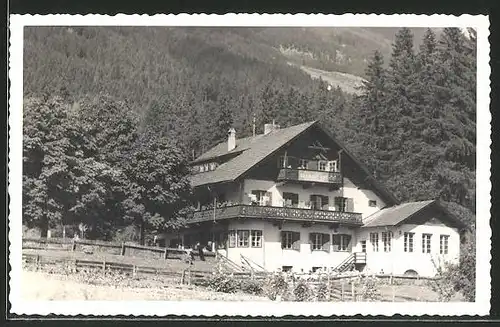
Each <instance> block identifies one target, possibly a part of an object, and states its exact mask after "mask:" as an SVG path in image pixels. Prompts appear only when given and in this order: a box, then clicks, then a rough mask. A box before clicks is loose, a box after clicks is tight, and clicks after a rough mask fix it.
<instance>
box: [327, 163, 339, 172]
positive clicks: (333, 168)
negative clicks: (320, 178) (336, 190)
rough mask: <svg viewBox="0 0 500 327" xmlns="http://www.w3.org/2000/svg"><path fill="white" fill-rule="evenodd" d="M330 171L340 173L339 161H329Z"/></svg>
mask: <svg viewBox="0 0 500 327" xmlns="http://www.w3.org/2000/svg"><path fill="white" fill-rule="evenodd" d="M328 170H329V171H334V172H337V171H339V167H338V163H337V160H333V161H328Z"/></svg>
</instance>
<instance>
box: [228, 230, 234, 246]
mask: <svg viewBox="0 0 500 327" xmlns="http://www.w3.org/2000/svg"><path fill="white" fill-rule="evenodd" d="M229 247H230V248H234V247H236V231H235V230H234V229H232V230H230V231H229Z"/></svg>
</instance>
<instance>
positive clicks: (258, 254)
mask: <svg viewBox="0 0 500 327" xmlns="http://www.w3.org/2000/svg"><path fill="white" fill-rule="evenodd" d="M229 229H230V230H231V229H234V230H238V229H245V230H252V229H257V230H262V234H263V246H262V248H251V247H248V248H238V247H234V248H228V258H229V259H231V260H232V261H234V262H235V263H237V264H240V262H241V257H240V255H244V256H245V257H247V258H249V259H251V260H252V261H254V262H255V263H257V264H259V265H261V266H263V267H265V268H266V270H268V271H276V270H277V269H278V268H281V267H282V266H292V267H293V271H296V272H302V271H304V272H308V271H309V270H311V269H312V267H325V268H335V267H336V266H337V265H338V264H340V263H341V262H342V261H343V260H344V259H345V258H347V257H348V256H349V255H350V254H351V252H350V251H344V252H333V251H332V245H330V252H326V251H311V248H310V245H309V233H315V232H316V233H324V234H330V242H331V241H332V234H334V231H333V230H332V229H330V228H328V226H326V225H321V224H316V225H313V226H311V227H302V224H300V223H295V222H285V224H284V225H283V228H282V230H280V229H279V228H278V226H273V224H272V222H270V221H265V220H257V219H252V220H251V219H246V220H233V221H231V222H230V224H229ZM281 231H291V232H299V233H300V241H301V245H300V251H297V250H287V249H282V248H281ZM336 233H338V234H350V235H351V236H352V239H351V245H352V246H354V244H356V238H355V235H353V234H354V233H355V231H354V230H350V229H348V228H346V227H342V226H341V227H339V228H338V229H337V231H336Z"/></svg>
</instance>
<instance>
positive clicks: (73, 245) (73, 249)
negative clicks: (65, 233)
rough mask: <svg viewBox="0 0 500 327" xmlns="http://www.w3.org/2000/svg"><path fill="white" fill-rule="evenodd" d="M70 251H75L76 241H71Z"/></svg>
mask: <svg viewBox="0 0 500 327" xmlns="http://www.w3.org/2000/svg"><path fill="white" fill-rule="evenodd" d="M71 251H73V252H75V251H76V241H75V240H74V239H73V243H72V244H71Z"/></svg>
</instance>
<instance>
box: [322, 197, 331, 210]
mask: <svg viewBox="0 0 500 327" xmlns="http://www.w3.org/2000/svg"><path fill="white" fill-rule="evenodd" d="M329 200H330V199H329V198H328V196H323V197H321V209H323V210H328V206H329V205H330V203H329Z"/></svg>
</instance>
